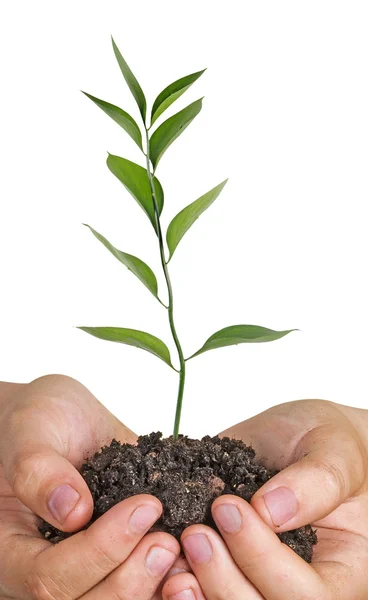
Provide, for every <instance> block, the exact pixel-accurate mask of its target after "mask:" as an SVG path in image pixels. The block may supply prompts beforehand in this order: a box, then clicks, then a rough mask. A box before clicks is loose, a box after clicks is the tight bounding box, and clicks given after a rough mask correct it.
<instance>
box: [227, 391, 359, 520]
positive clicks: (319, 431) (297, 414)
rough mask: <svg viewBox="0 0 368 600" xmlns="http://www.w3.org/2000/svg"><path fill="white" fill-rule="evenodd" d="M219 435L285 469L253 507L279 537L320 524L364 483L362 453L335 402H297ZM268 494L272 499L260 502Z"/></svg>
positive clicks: (273, 479)
mask: <svg viewBox="0 0 368 600" xmlns="http://www.w3.org/2000/svg"><path fill="white" fill-rule="evenodd" d="M221 435H227V436H230V437H234V438H238V439H242V440H243V441H244V442H245V443H246V444H250V445H252V446H253V447H254V449H255V451H256V456H257V459H258V460H260V461H261V462H262V463H263V464H265V465H266V466H268V467H269V468H272V469H283V470H282V471H281V472H280V473H279V474H278V475H276V476H275V477H273V478H272V479H271V480H269V481H268V482H267V483H266V484H265V485H264V486H263V487H262V488H260V489H259V490H258V491H257V492H256V494H255V495H254V496H253V498H252V501H251V504H252V506H253V507H254V508H255V510H256V511H257V512H258V513H259V514H260V515H261V517H262V518H263V519H264V521H265V522H266V523H267V524H268V525H269V526H270V527H271V528H272V529H273V530H274V531H277V532H282V531H287V530H290V529H296V528H298V527H301V526H303V525H307V524H308V523H315V522H316V521H318V520H320V519H322V518H324V517H325V516H326V515H328V514H330V513H331V512H332V511H333V510H335V509H336V508H337V507H338V506H339V505H340V504H341V503H342V502H344V500H346V499H347V498H349V497H350V496H353V495H354V494H356V493H357V492H358V491H359V489H360V488H361V487H362V485H363V484H364V482H365V478H366V473H365V471H366V468H365V450H364V449H363V448H362V447H361V442H360V440H359V436H358V434H357V431H356V429H355V428H354V426H353V425H352V423H351V422H350V420H349V419H348V418H347V416H346V415H345V414H344V413H343V412H342V411H341V410H339V408H338V405H336V404H334V403H333V402H328V401H323V400H299V401H296V402H288V403H286V404H281V405H278V406H274V407H272V408H271V409H269V410H266V411H264V412H263V413H261V414H259V415H257V416H255V417H252V418H251V419H249V420H247V421H245V422H244V423H239V425H236V426H235V427H233V428H231V429H229V430H227V431H225V432H223V434H221ZM278 488H279V489H278ZM280 488H281V489H280ZM275 490H277V491H275ZM268 492H273V494H272V495H271V494H270V495H267V496H266V497H264V496H265V495H266V494H267V493H268ZM271 513H272V515H271Z"/></svg>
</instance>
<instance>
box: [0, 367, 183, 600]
mask: <svg viewBox="0 0 368 600" xmlns="http://www.w3.org/2000/svg"><path fill="white" fill-rule="evenodd" d="M114 437H115V438H116V439H118V440H120V441H121V442H130V443H134V442H135V440H136V436H135V435H134V434H133V432H132V431H130V430H129V429H128V428H127V427H125V426H124V425H122V423H120V421H118V419H116V418H115V417H114V416H113V415H112V414H111V413H110V412H109V411H108V410H107V409H106V408H105V407H104V406H103V405H102V404H100V403H99V402H98V400H97V399H96V398H95V397H94V396H93V395H92V394H91V393H90V392H89V391H88V390H87V389H86V388H85V387H84V386H82V385H81V384H80V383H78V382H77V381H75V380H74V379H71V378H68V377H64V376H59V375H50V376H46V377H41V378H39V379H36V380H35V381H33V382H31V383H29V384H26V385H18V384H5V383H4V384H0V600H5V599H8V598H9V599H10V598H12V599H14V598H15V599H17V600H23V599H24V600H44V599H47V600H59V599H60V600H71V599H77V598H83V600H102V599H105V598H106V599H108V600H109V599H110V598H111V599H114V600H117V598H119V599H121V600H125V599H128V598H129V599H131V598H135V599H136V600H151V599H152V598H161V594H159V595H154V594H155V591H156V589H157V588H158V587H159V585H160V583H161V582H162V580H163V578H164V576H165V575H166V574H167V573H168V571H169V570H170V568H171V567H172V566H173V565H174V563H175V562H176V561H177V558H178V556H179V554H180V548H179V544H178V542H177V541H176V540H175V539H174V538H173V537H172V536H170V535H168V534H165V533H160V532H158V533H152V534H148V535H145V534H146V533H147V531H148V530H149V529H150V528H151V526H152V525H153V523H154V522H155V521H156V520H157V519H158V518H159V516H160V514H161V510H162V506H161V503H160V502H159V501H158V500H157V499H156V498H153V497H152V496H148V495H139V496H134V497H132V498H129V499H127V500H125V501H124V502H121V503H119V504H118V505H116V506H114V507H113V508H112V509H111V510H110V511H108V512H107V513H106V514H105V515H103V516H102V517H101V518H100V519H99V520H98V521H96V522H95V523H94V524H93V525H92V526H91V527H90V528H89V529H88V530H86V531H81V532H79V533H77V534H75V535H74V536H72V537H70V538H69V539H67V540H65V541H63V542H62V543H60V544H58V545H56V546H53V545H52V544H51V543H50V542H48V541H46V540H45V539H44V538H43V537H42V535H41V534H40V533H39V532H38V529H37V522H38V519H37V517H36V515H40V516H42V517H43V518H45V519H47V520H48V521H49V522H50V523H52V524H53V525H55V526H56V527H59V528H61V529H63V530H64V531H69V532H72V531H77V530H78V529H80V528H81V527H83V525H85V524H86V523H87V522H88V521H89V520H90V517H91V515H92V510H93V501H92V497H91V494H90V492H89V490H88V487H87V485H86V483H85V482H84V480H83V478H82V477H81V475H80V474H79V473H78V471H77V469H78V467H80V466H81V464H82V463H83V462H84V459H85V458H86V457H87V456H89V455H91V454H93V453H94V452H96V451H98V450H99V449H100V448H101V446H102V445H104V444H107V443H109V442H110V441H111V439H112V438H114ZM57 488H58V489H59V493H60V492H61V496H58V495H57V493H56V492H55V490H57ZM73 490H74V491H73ZM176 564H177V566H176V568H178V566H179V567H180V564H183V560H181V563H180V562H179V563H176ZM184 564H185V563H184Z"/></svg>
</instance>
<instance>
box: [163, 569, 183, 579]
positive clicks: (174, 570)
mask: <svg viewBox="0 0 368 600" xmlns="http://www.w3.org/2000/svg"><path fill="white" fill-rule="evenodd" d="M178 573H188V571H187V570H186V569H178V567H173V568H172V569H170V571H169V572H168V574H167V578H168V579H170V577H174V575H177V574H178Z"/></svg>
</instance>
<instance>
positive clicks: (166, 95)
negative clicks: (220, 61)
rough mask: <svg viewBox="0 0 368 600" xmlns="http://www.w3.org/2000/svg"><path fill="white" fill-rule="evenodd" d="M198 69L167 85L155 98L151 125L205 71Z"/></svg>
mask: <svg viewBox="0 0 368 600" xmlns="http://www.w3.org/2000/svg"><path fill="white" fill-rule="evenodd" d="M205 70H206V69H203V71H198V72H197V73H192V74H191V75H187V76H186V77H181V79H178V80H177V81H174V83H171V84H170V85H168V86H167V87H166V88H165V89H164V90H163V91H162V92H161V94H159V95H158V96H157V98H156V100H155V101H154V103H153V107H152V113H151V127H152V125H153V124H154V122H155V121H156V120H157V119H158V118H159V117H160V116H161V115H162V113H163V112H164V111H165V110H166V109H167V108H169V106H171V104H172V103H173V102H175V100H177V99H178V98H180V96H181V95H182V94H184V92H186V91H187V89H188V88H190V86H191V85H192V84H193V83H194V82H195V81H197V79H199V77H200V76H201V75H202V74H203V73H204V72H205Z"/></svg>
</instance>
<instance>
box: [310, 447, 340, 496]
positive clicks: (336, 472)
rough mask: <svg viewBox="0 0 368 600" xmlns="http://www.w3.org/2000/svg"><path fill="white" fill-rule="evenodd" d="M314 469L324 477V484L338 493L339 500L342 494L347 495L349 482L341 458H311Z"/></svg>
mask: <svg viewBox="0 0 368 600" xmlns="http://www.w3.org/2000/svg"><path fill="white" fill-rule="evenodd" d="M308 462H310V463H311V465H312V466H313V469H314V470H315V471H316V472H317V473H318V475H319V476H320V477H323V480H324V482H325V483H324V485H325V486H326V487H329V488H331V489H332V490H334V491H335V493H336V499H337V500H338V499H339V498H340V497H341V495H343V496H345V495H346V492H347V487H348V482H347V480H346V476H345V473H344V469H343V466H342V465H341V464H340V459H339V458H338V457H336V460H335V461H332V460H331V458H329V460H323V458H318V459H315V458H313V459H309V461H308Z"/></svg>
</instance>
